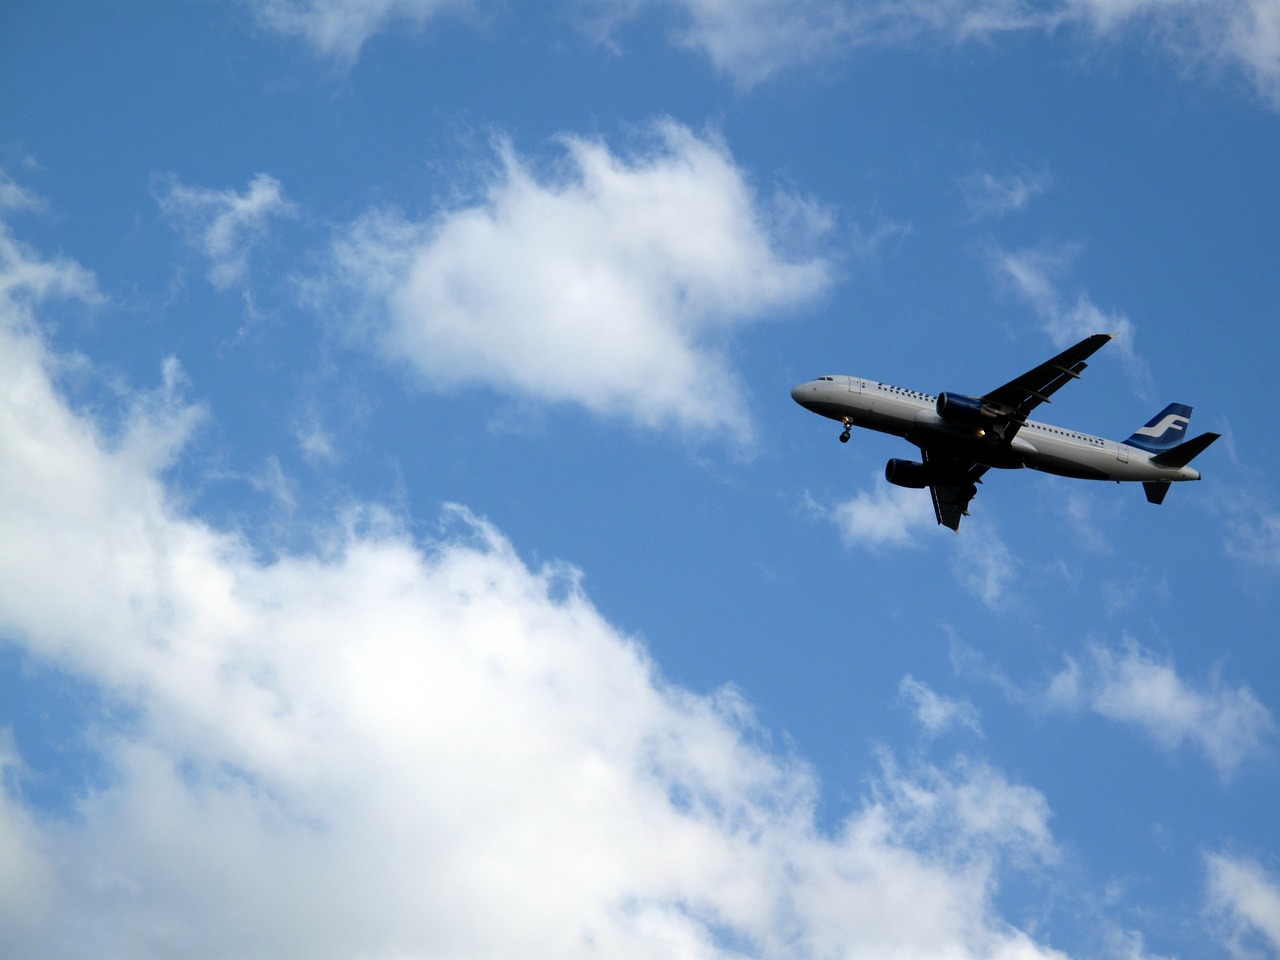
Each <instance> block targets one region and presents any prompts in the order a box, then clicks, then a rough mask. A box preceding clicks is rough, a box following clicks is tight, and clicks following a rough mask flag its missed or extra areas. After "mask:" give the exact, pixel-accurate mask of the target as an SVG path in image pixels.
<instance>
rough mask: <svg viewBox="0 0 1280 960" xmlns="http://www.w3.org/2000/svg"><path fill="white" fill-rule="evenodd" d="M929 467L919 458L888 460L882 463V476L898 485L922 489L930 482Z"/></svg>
mask: <svg viewBox="0 0 1280 960" xmlns="http://www.w3.org/2000/svg"><path fill="white" fill-rule="evenodd" d="M931 472H932V471H930V469H929V468H928V467H927V466H925V465H924V464H923V463H921V462H920V461H919V460H890V461H889V462H888V463H886V464H885V465H884V478H885V479H886V480H888V481H889V482H890V483H892V484H894V485H895V486H899V487H911V488H912V489H913V490H923V489H924V488H925V487H927V486H929V484H930V483H931V482H932V479H931V477H930V476H929V475H930V473H931Z"/></svg>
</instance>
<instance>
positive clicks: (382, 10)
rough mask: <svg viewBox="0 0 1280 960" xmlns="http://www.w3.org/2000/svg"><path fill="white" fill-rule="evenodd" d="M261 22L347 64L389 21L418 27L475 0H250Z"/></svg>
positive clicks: (472, 5)
mask: <svg viewBox="0 0 1280 960" xmlns="http://www.w3.org/2000/svg"><path fill="white" fill-rule="evenodd" d="M250 5H251V6H252V8H253V10H254V12H255V13H256V15H257V17H258V20H259V22H260V23H262V24H263V25H264V26H265V27H267V28H268V29H271V30H275V31H276V32H278V33H281V34H283V35H285V36H288V37H297V38H298V39H301V40H303V41H305V42H306V43H308V44H310V45H311V47H312V48H313V49H314V50H315V51H316V53H318V54H319V55H321V56H324V57H329V58H331V59H333V60H334V61H335V62H337V63H338V64H340V65H341V66H344V67H349V66H351V65H352V64H354V63H355V62H356V60H358V59H359V57H360V51H361V50H362V49H363V48H364V45H365V44H366V43H367V42H368V41H369V39H370V38H371V37H373V36H374V35H376V34H378V33H382V32H383V31H385V30H388V29H390V28H391V27H393V26H396V25H401V24H407V25H408V26H410V27H411V28H414V29H421V28H422V26H423V25H425V24H426V23H427V22H429V21H430V20H431V19H433V18H435V17H438V16H440V15H442V14H446V13H454V14H462V13H467V12H469V11H472V10H474V9H476V8H477V7H479V6H480V4H479V3H478V2H477V0H250Z"/></svg>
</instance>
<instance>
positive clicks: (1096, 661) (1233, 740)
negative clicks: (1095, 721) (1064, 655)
mask: <svg viewBox="0 0 1280 960" xmlns="http://www.w3.org/2000/svg"><path fill="white" fill-rule="evenodd" d="M1044 702H1045V704H1046V705H1047V706H1049V707H1051V708H1059V709H1080V708H1086V709H1089V710H1092V711H1094V712H1095V713H1098V714H1100V715H1102V716H1104V717H1108V718H1110V719H1112V720H1117V721H1119V722H1122V723H1129V724H1133V725H1134V726H1136V727H1138V728H1139V729H1141V730H1142V731H1143V733H1145V734H1146V735H1147V736H1149V737H1150V738H1151V739H1152V740H1154V741H1155V742H1156V743H1157V744H1159V745H1160V746H1161V747H1163V748H1164V749H1166V750H1170V751H1172V750H1175V749H1177V748H1178V747H1180V746H1182V745H1183V744H1190V745H1192V746H1194V747H1196V748H1198V749H1199V750H1200V751H1201V752H1203V753H1204V755H1205V756H1206V757H1207V758H1208V760H1209V761H1210V762H1211V763H1212V764H1213V765H1214V766H1215V767H1216V768H1217V769H1218V772H1219V773H1220V774H1221V775H1222V776H1223V777H1224V778H1225V777H1230V776H1231V775H1232V774H1233V773H1234V772H1235V771H1236V769H1237V768H1238V767H1239V766H1240V764H1241V763H1243V762H1244V761H1245V760H1246V759H1247V758H1249V757H1251V756H1255V755H1257V754H1259V753H1261V752H1262V751H1263V750H1264V749H1265V748H1266V746H1267V744H1268V742H1269V741H1271V740H1272V739H1273V738H1274V735H1275V733H1276V724H1275V720H1274V719H1273V717H1272V716H1271V712H1270V711H1269V710H1268V709H1267V708H1266V707H1265V706H1264V705H1263V704H1262V703H1261V702H1260V701H1259V700H1258V698H1257V697H1256V696H1254V694H1253V692H1252V691H1251V690H1250V689H1249V688H1248V687H1247V686H1231V685H1229V684H1227V683H1226V682H1225V681H1224V680H1222V678H1221V677H1219V676H1218V675H1216V674H1215V675H1214V676H1213V677H1212V678H1211V679H1210V681H1209V683H1208V684H1207V685H1203V686H1200V685H1195V684H1192V683H1189V682H1188V681H1186V680H1184V679H1183V678H1182V677H1180V676H1179V675H1178V672H1177V670H1176V669H1175V668H1174V665H1173V663H1172V662H1171V661H1169V660H1165V659H1161V658H1160V657H1158V656H1156V655H1155V654H1153V653H1152V652H1151V651H1149V650H1145V649H1142V648H1141V647H1139V646H1137V645H1136V644H1133V643H1130V644H1127V645H1125V646H1124V647H1122V648H1120V649H1118V650H1116V649H1112V648H1110V647H1105V646H1101V645H1097V644H1095V645H1093V646H1091V647H1090V648H1089V656H1088V659H1087V660H1085V661H1084V662H1083V663H1082V662H1080V661H1077V660H1076V659H1074V658H1068V660H1067V665H1066V667H1065V668H1064V669H1063V670H1061V671H1060V672H1059V673H1057V674H1056V675H1055V676H1054V677H1053V678H1052V680H1051V681H1050V682H1049V684H1048V687H1047V688H1046V691H1045V695H1044Z"/></svg>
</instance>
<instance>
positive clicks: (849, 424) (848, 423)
mask: <svg viewBox="0 0 1280 960" xmlns="http://www.w3.org/2000/svg"><path fill="white" fill-rule="evenodd" d="M852 429H853V421H852V420H850V419H849V418H848V417H845V418H844V433H842V434H840V442H841V443H848V442H849V431H850V430H852Z"/></svg>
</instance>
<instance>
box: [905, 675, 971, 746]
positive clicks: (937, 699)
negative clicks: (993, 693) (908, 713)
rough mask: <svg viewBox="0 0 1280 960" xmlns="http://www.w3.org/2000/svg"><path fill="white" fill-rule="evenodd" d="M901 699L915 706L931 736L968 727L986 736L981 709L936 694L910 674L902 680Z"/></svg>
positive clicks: (963, 701)
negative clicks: (979, 716)
mask: <svg viewBox="0 0 1280 960" xmlns="http://www.w3.org/2000/svg"><path fill="white" fill-rule="evenodd" d="M898 695H899V696H900V697H901V698H902V699H903V700H906V701H908V702H910V703H912V704H913V705H914V706H915V711H916V719H918V720H919V721H920V724H921V726H923V727H924V728H925V731H926V732H927V733H928V734H929V735H930V736H937V735H938V734H940V733H943V732H945V731H947V730H948V729H950V728H952V727H965V728H967V729H969V730H972V731H973V732H974V733H977V734H981V733H982V725H981V724H980V722H979V720H978V708H977V707H975V706H974V705H973V704H972V703H970V702H969V701H968V700H953V699H951V698H950V697H944V696H942V695H941V694H938V693H935V692H934V690H933V689H932V688H931V687H929V685H928V684H926V683H922V682H921V681H919V680H917V679H916V678H915V677H913V676H911V675H910V674H907V675H906V676H905V677H903V678H902V683H900V684H899V685H898Z"/></svg>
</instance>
